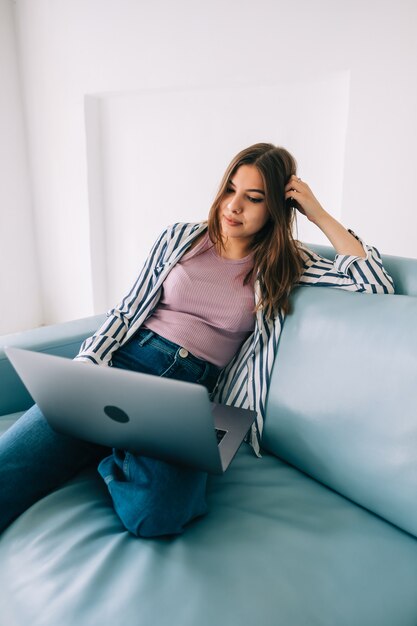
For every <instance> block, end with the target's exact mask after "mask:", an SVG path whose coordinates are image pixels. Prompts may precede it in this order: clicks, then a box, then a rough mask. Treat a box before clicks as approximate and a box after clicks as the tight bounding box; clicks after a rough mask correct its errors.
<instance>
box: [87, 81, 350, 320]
mask: <svg viewBox="0 0 417 626" xmlns="http://www.w3.org/2000/svg"><path fill="white" fill-rule="evenodd" d="M99 100H100V106H98V105H97V101H99ZM95 102H96V104H95V105H94V106H93V107H92V108H91V110H90V114H89V117H88V118H87V125H88V126H90V132H89V133H88V134H87V137H88V142H89V144H90V145H89V150H88V158H89V168H88V169H89V187H90V202H91V197H92V194H91V190H92V189H93V190H95V191H94V192H93V196H94V197H95V202H94V205H93V206H92V207H91V209H92V212H91V228H92V240H94V241H95V243H94V246H93V248H92V254H93V257H95V259H94V258H93V259H92V265H93V271H94V276H93V285H94V290H95V304H96V309H97V308H98V309H100V307H101V308H107V307H109V306H112V305H113V304H114V303H115V302H116V301H117V300H119V298H120V297H121V296H122V295H124V293H125V291H126V290H128V289H129V288H130V286H131V283H132V281H133V280H134V279H135V277H136V275H137V272H138V270H139V268H140V267H141V265H142V263H143V261H144V260H145V258H146V255H147V253H148V251H149V248H150V246H151V245H152V243H153V241H154V239H155V238H156V237H157V235H158V234H159V232H160V231H161V230H162V228H163V227H165V226H166V225H167V224H170V223H172V222H175V221H198V220H202V219H206V217H207V214H208V211H209V208H210V206H211V203H212V201H213V199H214V195H215V193H216V190H217V187H218V185H219V183H220V179H221V177H222V174H223V172H224V170H225V168H226V167H227V165H228V163H229V162H230V160H231V159H232V158H233V156H234V155H235V154H236V153H237V152H239V151H240V150H241V149H243V148H246V147H247V146H249V145H251V144H253V143H257V142H260V141H265V142H270V143H273V144H275V145H279V146H283V147H285V148H287V149H288V150H289V151H290V152H291V153H292V154H293V155H294V156H295V158H296V160H297V162H298V166H299V167H298V174H299V176H301V178H302V179H303V180H305V181H306V182H307V183H308V184H309V185H310V187H311V189H312V190H313V193H314V194H315V195H316V197H317V198H318V199H319V201H320V202H321V204H322V205H323V206H324V208H326V210H328V211H329V212H330V213H331V214H332V215H333V216H334V217H336V219H340V215H341V205H342V191H343V166H344V154H345V138H346V129H347V116H348V102H349V72H348V71H340V72H331V73H329V74H327V75H325V76H322V77H319V78H317V77H316V78H312V79H310V80H303V81H299V82H297V81H294V82H289V81H286V82H282V83H278V84H277V83H274V84H269V85H266V84H263V85H256V84H250V85H245V86H236V85H234V86H233V88H226V87H223V88H201V89H200V88H194V89H187V90H162V89H158V90H147V91H142V92H136V93H129V94H111V95H107V96H106V95H105V94H104V95H101V96H100V97H97V98H96V99H95ZM92 128H95V130H92ZM91 142H95V146H91ZM100 177H101V182H100V181H99V178H100ZM100 185H101V191H99V192H98V189H99V188H100ZM100 204H101V210H100V206H98V205H100ZM103 224H104V231H103ZM296 234H297V233H296ZM298 237H299V238H300V239H302V240H304V241H311V242H313V241H315V242H317V243H328V240H327V238H326V237H325V236H324V235H323V234H322V233H321V231H319V229H318V228H317V227H316V226H313V225H312V224H310V223H309V222H308V220H307V219H306V218H305V217H304V216H302V215H299V220H298ZM100 246H101V247H100ZM103 259H106V262H103ZM106 272H107V276H104V274H105V273H106ZM106 283H107V287H106V286H105V284H106Z"/></svg>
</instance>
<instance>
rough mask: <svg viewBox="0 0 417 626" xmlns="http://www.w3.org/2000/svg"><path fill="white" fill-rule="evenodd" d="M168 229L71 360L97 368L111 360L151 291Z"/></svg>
mask: <svg viewBox="0 0 417 626" xmlns="http://www.w3.org/2000/svg"><path fill="white" fill-rule="evenodd" d="M169 230H170V229H169V227H168V228H166V229H165V230H164V231H163V232H162V233H161V234H160V235H159V237H158V239H157V240H156V241H155V243H154V244H153V246H152V248H151V251H150V253H149V255H148V257H147V259H146V261H145V263H144V265H143V267H142V269H141V271H140V273H139V275H138V277H137V279H136V280H135V282H134V284H133V286H132V288H131V289H130V291H129V292H128V293H127V294H126V295H125V296H124V298H122V300H121V301H120V302H119V303H118V304H117V305H116V306H115V307H113V308H112V309H110V310H109V311H107V313H106V318H107V319H106V320H105V321H104V322H103V324H102V325H101V326H100V327H99V328H98V329H97V330H96V332H95V333H94V334H93V335H91V337H87V339H85V340H84V341H83V343H82V344H81V347H80V350H79V352H78V354H77V355H76V356H75V357H74V360H79V361H89V362H90V363H94V364H97V365H100V364H102V365H104V364H106V363H107V362H108V361H110V359H111V354H112V352H114V351H115V350H117V349H118V348H119V347H120V342H121V341H122V339H123V337H124V336H125V335H126V332H127V330H128V328H129V324H130V322H131V320H132V319H134V318H135V316H136V315H137V314H138V312H140V310H141V307H142V306H143V305H144V303H145V302H146V298H147V296H148V295H149V293H150V291H151V289H152V286H153V284H154V279H155V269H157V268H158V266H159V264H160V263H161V259H162V258H163V255H164V252H165V250H166V248H167V241H168V238H169Z"/></svg>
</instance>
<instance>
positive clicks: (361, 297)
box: [263, 287, 417, 535]
mask: <svg viewBox="0 0 417 626" xmlns="http://www.w3.org/2000/svg"><path fill="white" fill-rule="evenodd" d="M291 302H292V304H293V312H292V313H291V314H289V315H288V316H287V317H286V319H285V323H284V328H283V331H282V334H281V338H280V343H279V347H278V355H277V358H276V360H275V364H274V369H273V372H272V377H271V385H270V390H269V396H268V402H267V409H266V410H267V419H266V421H265V429H264V437H263V444H264V446H265V448H266V449H267V450H269V451H270V452H273V453H275V454H277V455H278V456H279V457H281V458H282V459H285V460H286V461H288V462H289V463H291V464H293V465H295V466H296V467H298V468H299V469H301V470H302V471H304V472H306V473H308V474H309V475H310V476H313V477H314V478H315V479H317V480H319V481H321V482H322V483H324V484H325V485H328V486H329V487H331V488H333V489H335V490H336V491H338V492H339V493H341V494H343V495H345V496H347V497H348V498H351V499H352V500H354V501H355V502H357V503H359V504H361V505H362V506H364V507H367V508H368V509H370V510H371V511H374V512H375V513H377V514H379V515H381V516H382V517H384V518H386V519H387V520H389V521H391V522H393V523H394V524H397V525H398V526H400V527H401V528H403V529H405V530H407V531H408V532H410V533H413V534H414V535H417V413H416V406H417V385H416V380H417V332H416V320H417V299H416V298H412V297H408V296H392V295H369V294H362V293H350V292H346V291H342V290H340V289H330V288H326V287H299V288H296V289H295V290H294V292H293V294H292V296H291Z"/></svg>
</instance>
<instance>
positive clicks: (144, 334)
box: [134, 328, 222, 374]
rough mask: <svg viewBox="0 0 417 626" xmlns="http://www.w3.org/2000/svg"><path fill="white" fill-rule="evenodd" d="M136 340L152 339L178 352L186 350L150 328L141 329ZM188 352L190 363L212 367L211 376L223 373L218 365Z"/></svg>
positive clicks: (136, 334)
mask: <svg viewBox="0 0 417 626" xmlns="http://www.w3.org/2000/svg"><path fill="white" fill-rule="evenodd" d="M134 337H135V339H137V340H139V341H140V340H142V341H144V340H149V339H151V338H155V339H158V341H161V342H162V343H164V344H166V345H167V346H169V347H171V348H172V349H173V350H178V349H181V348H183V349H186V348H184V346H181V345H180V344H178V343H174V342H173V341H171V340H170V339H166V338H165V337H163V336H162V335H159V334H158V333H156V332H155V331H153V330H150V329H149V328H140V329H139V330H138V331H137V332H136V333H135V335H134ZM186 350H187V353H188V354H187V359H189V360H190V361H193V362H194V363H196V364H199V365H206V364H207V365H209V366H210V373H211V374H219V373H220V372H221V369H222V368H221V367H218V366H217V365H215V364H214V363H210V361H206V360H205V359H200V358H199V357H197V356H195V354H193V353H192V352H190V351H189V350H188V349H186Z"/></svg>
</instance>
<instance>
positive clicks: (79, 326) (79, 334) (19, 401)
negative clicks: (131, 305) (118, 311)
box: [0, 314, 105, 415]
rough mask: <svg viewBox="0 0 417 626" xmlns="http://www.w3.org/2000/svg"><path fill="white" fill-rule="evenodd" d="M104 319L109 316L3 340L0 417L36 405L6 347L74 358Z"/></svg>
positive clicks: (50, 327) (0, 368) (36, 330)
mask: <svg viewBox="0 0 417 626" xmlns="http://www.w3.org/2000/svg"><path fill="white" fill-rule="evenodd" d="M104 319H105V314H100V315H94V316H91V317H85V318H82V319H78V320H71V321H69V322H62V323H60V324H53V325H51V326H42V327H40V328H34V329H31V330H26V331H23V332H19V333H13V334H11V335H3V336H0V415H7V414H9V413H16V412H17V411H24V410H26V409H28V408H29V407H30V406H32V404H33V399H32V397H31V396H30V394H29V392H28V391H27V390H26V387H25V386H24V384H23V383H22V381H21V380H20V378H19V376H18V374H17V373H16V371H15V369H14V368H13V366H12V364H11V363H10V361H9V359H8V358H7V356H6V355H5V353H4V347H5V346H17V347H19V348H27V349H29V350H36V351H37V352H47V353H49V354H55V355H57V356H64V357H68V358H73V357H74V356H75V355H76V354H77V352H78V350H79V348H80V345H81V343H82V342H83V341H84V339H85V338H86V337H88V336H90V335H92V334H93V333H94V331H95V330H97V328H98V327H99V326H100V325H101V324H102V323H103V321H104Z"/></svg>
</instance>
